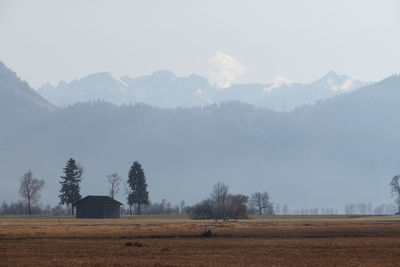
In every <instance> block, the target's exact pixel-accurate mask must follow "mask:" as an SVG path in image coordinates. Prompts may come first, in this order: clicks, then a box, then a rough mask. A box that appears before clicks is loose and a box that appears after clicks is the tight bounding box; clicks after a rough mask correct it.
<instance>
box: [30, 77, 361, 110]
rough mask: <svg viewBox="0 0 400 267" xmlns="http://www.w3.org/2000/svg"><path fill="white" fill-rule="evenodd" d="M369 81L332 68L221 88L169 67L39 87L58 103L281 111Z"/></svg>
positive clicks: (349, 89)
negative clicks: (310, 77) (317, 75)
mask: <svg viewBox="0 0 400 267" xmlns="http://www.w3.org/2000/svg"><path fill="white" fill-rule="evenodd" d="M367 84H368V83H367V82H363V81H359V80H357V79H354V78H351V77H349V76H346V75H338V74H336V73H335V72H333V71H330V72H329V73H327V74H326V75H325V76H324V77H322V78H321V79H318V80H316V81H314V82H312V83H309V84H301V83H291V82H288V81H286V80H282V79H281V80H279V79H278V80H277V81H276V82H275V83H273V84H257V83H254V84H234V85H232V86H230V87H228V88H225V89H221V88H218V87H215V86H213V85H211V84H210V83H209V82H208V80H207V79H206V78H204V77H201V76H198V75H196V74H192V75H190V76H189V77H177V76H175V75H174V74H173V73H172V72H170V71H156V72H154V73H153V74H151V75H146V76H140V77H138V78H130V77H128V76H124V77H121V78H116V77H115V76H113V75H112V74H111V73H108V72H102V73H95V74H91V75H89V76H86V77H84V78H82V79H79V80H74V81H72V82H69V83H66V82H64V81H61V82H59V83H58V85H57V86H52V85H51V84H45V85H44V86H42V87H40V88H38V89H37V91H38V92H39V93H40V94H41V95H43V96H44V97H45V98H46V99H48V100H49V101H50V102H52V103H53V104H55V105H57V106H59V107H66V106H68V105H73V104H76V103H79V102H86V101H95V100H101V101H106V102H110V103H114V104H117V105H121V104H124V103H125V104H131V103H145V104H148V105H151V106H156V107H162V108H176V107H193V106H205V105H209V104H212V103H221V102H226V101H241V102H245V103H249V104H253V105H256V106H258V107H264V108H269V109H272V110H276V111H282V110H283V111H290V110H292V109H294V108H296V107H300V106H303V105H312V104H314V103H316V102H317V101H319V100H324V99H327V98H330V97H333V96H335V95H339V94H342V93H346V92H350V91H352V90H356V89H358V88H360V87H362V86H365V85H367Z"/></svg>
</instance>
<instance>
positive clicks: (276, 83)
mask: <svg viewBox="0 0 400 267" xmlns="http://www.w3.org/2000/svg"><path fill="white" fill-rule="evenodd" d="M291 83H293V82H292V81H291V80H289V79H287V78H285V77H283V76H277V77H276V78H275V79H274V82H273V83H272V84H271V85H270V86H268V87H265V88H264V91H266V92H268V93H269V92H271V91H272V89H275V88H277V87H279V86H281V85H284V84H287V85H289V84H291Z"/></svg>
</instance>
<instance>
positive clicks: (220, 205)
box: [211, 183, 229, 220]
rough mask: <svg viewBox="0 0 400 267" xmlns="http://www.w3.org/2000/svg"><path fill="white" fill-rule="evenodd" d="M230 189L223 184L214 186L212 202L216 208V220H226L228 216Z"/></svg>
mask: <svg viewBox="0 0 400 267" xmlns="http://www.w3.org/2000/svg"><path fill="white" fill-rule="evenodd" d="M228 189H229V187H228V186H227V185H226V184H223V183H217V184H215V185H214V188H213V192H212V193H211V200H212V202H213V204H214V205H213V207H214V217H215V219H217V220H218V219H226V216H227V200H228V199H227V198H228Z"/></svg>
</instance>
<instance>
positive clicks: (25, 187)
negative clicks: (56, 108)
mask: <svg viewBox="0 0 400 267" xmlns="http://www.w3.org/2000/svg"><path fill="white" fill-rule="evenodd" d="M83 172H84V169H83V167H82V166H81V165H80V164H78V163H77V162H76V160H74V159H73V158H70V159H69V160H68V161H67V163H66V165H65V167H64V168H63V175H61V176H60V179H61V180H60V185H61V188H60V191H59V192H60V195H59V196H58V197H59V199H60V202H59V204H58V205H57V206H55V207H50V206H49V205H47V206H46V207H45V208H40V207H39V200H40V197H41V191H42V189H43V188H44V187H45V181H44V180H40V179H37V178H34V177H33V172H32V171H30V170H29V171H28V172H27V173H25V174H24V175H23V176H22V177H21V178H20V187H19V190H18V193H19V194H20V195H21V197H22V199H23V200H22V201H18V202H16V203H9V204H8V203H7V202H5V201H4V202H3V203H2V205H1V206H0V214H29V215H31V214H32V213H34V214H38V213H41V214H67V213H71V214H74V209H73V204H74V203H75V202H77V201H79V200H80V199H82V195H81V194H80V183H81V182H82V179H83V177H82V175H83ZM106 178H107V182H108V185H109V196H110V197H111V198H113V199H114V198H115V197H116V195H117V194H118V193H119V192H120V189H121V184H122V178H121V177H120V176H119V175H118V174H117V173H112V174H109V175H107V176H106ZM123 185H124V189H125V194H126V204H127V207H128V208H124V207H122V208H121V213H122V214H133V213H134V211H136V213H137V214H139V215H140V214H142V213H146V214H168V213H188V214H190V216H191V217H192V218H196V219H210V218H213V219H217V220H218V219H224V220H226V219H229V218H233V219H239V218H247V216H248V214H259V215H261V214H284V215H286V214H337V213H338V212H337V211H336V210H334V209H330V208H309V209H294V210H289V207H288V205H287V204H284V205H283V206H282V207H281V205H280V204H279V203H276V204H275V207H274V203H272V202H271V201H270V197H269V194H268V192H267V191H265V192H255V193H253V194H252V195H251V196H246V195H241V194H230V193H229V192H228V191H229V186H228V185H226V184H223V183H217V184H215V185H214V187H213V189H212V192H211V194H210V197H209V198H207V199H205V200H202V201H200V202H198V203H196V204H194V205H193V206H186V205H185V203H184V201H183V200H182V201H181V203H180V205H175V206H173V205H172V204H171V203H169V202H168V201H167V200H165V199H163V200H162V201H161V202H160V203H151V202H150V198H149V192H148V190H147V180H146V176H145V173H144V170H143V168H142V166H141V164H140V163H139V162H138V161H134V162H133V164H132V166H131V167H130V169H129V172H128V179H127V181H126V182H125V183H123ZM389 185H390V190H391V194H392V197H396V204H397V208H396V206H394V205H392V204H389V205H387V204H382V205H380V206H376V207H373V205H372V204H371V203H358V204H347V205H346V206H345V208H344V214H348V215H356V214H358V215H368V214H371V215H372V214H374V215H389V214H395V213H396V214H398V213H400V175H395V176H394V177H393V178H392V180H391V182H390V184H389Z"/></svg>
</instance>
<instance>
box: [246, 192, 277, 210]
mask: <svg viewBox="0 0 400 267" xmlns="http://www.w3.org/2000/svg"><path fill="white" fill-rule="evenodd" d="M250 204H252V205H254V206H255V207H256V208H257V209H258V213H259V214H260V215H261V214H262V213H263V210H265V213H266V214H273V206H272V203H271V202H270V201H269V195H268V192H264V193H260V192H255V193H254V194H252V195H251V198H250Z"/></svg>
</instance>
